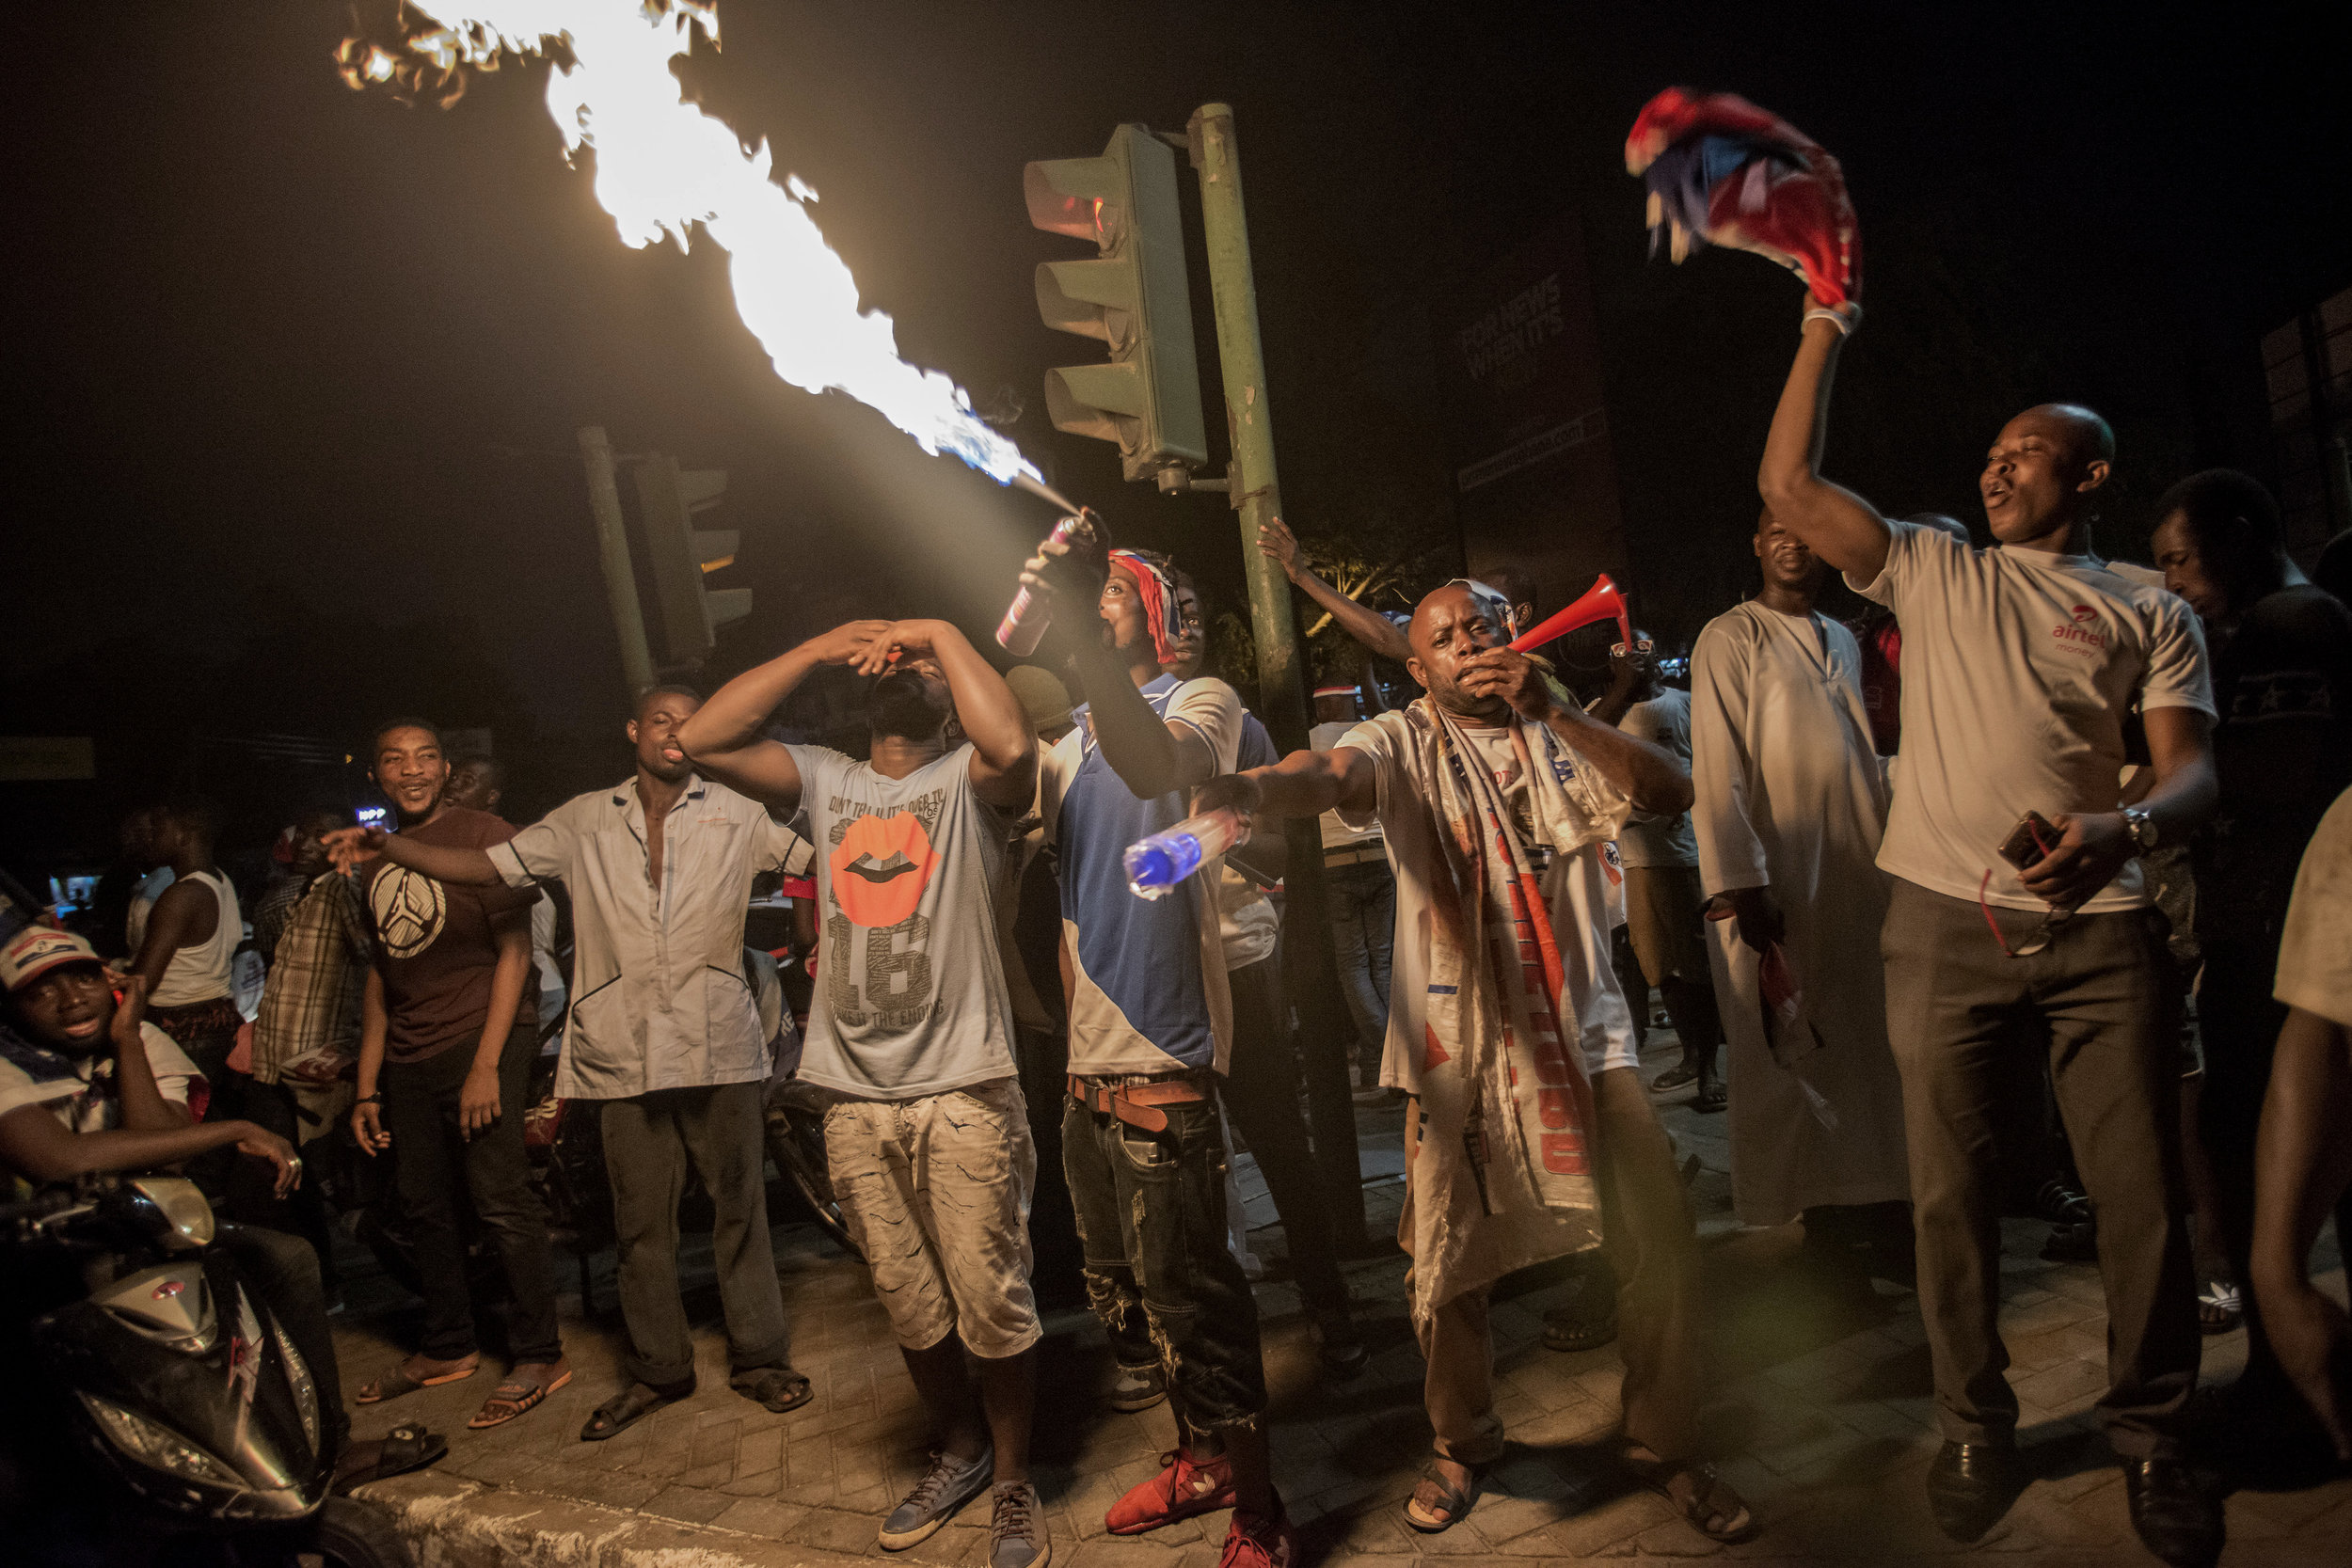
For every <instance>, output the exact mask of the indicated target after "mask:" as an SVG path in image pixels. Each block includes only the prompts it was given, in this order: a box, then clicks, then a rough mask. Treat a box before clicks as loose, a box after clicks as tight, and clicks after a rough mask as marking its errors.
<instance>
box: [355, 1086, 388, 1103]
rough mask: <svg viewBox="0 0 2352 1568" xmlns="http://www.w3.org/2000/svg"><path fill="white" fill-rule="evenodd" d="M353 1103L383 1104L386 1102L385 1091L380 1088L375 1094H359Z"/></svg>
mask: <svg viewBox="0 0 2352 1568" xmlns="http://www.w3.org/2000/svg"><path fill="white" fill-rule="evenodd" d="M352 1103H353V1104H354V1105H381V1104H383V1103H384V1091H383V1090H382V1089H378V1090H376V1091H375V1092H374V1093H373V1094H363V1095H360V1096H358V1097H357V1098H356V1099H354V1100H353V1101H352Z"/></svg>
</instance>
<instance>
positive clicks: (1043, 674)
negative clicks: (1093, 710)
mask: <svg viewBox="0 0 2352 1568" xmlns="http://www.w3.org/2000/svg"><path fill="white" fill-rule="evenodd" d="M1005 684H1006V685H1007V686H1009V687H1011V688H1012V694H1013V696H1014V697H1016V698H1018V699H1019V700H1020V703H1021V709H1022V711H1023V712H1024V713H1026V714H1027V715H1028V716H1029V724H1030V727H1031V728H1033V729H1036V730H1039V731H1044V730H1049V729H1059V728H1060V727H1061V726H1063V725H1065V724H1067V723H1069V722H1070V706H1071V704H1070V689H1069V688H1068V687H1066V686H1064V685H1062V683H1061V682H1060V681H1059V680H1057V679H1056V678H1055V676H1054V673H1053V672H1052V671H1050V670H1041V669H1039V668H1038V667H1037V666H1036V665H1034V664H1016V665H1014V666H1013V667H1012V668H1011V669H1009V670H1008V671H1006V672H1005Z"/></svg>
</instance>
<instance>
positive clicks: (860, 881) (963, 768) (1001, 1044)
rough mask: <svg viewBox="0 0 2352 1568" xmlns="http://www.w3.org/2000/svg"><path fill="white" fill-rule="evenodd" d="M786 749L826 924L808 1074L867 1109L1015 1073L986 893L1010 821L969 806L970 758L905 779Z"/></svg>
mask: <svg viewBox="0 0 2352 1568" xmlns="http://www.w3.org/2000/svg"><path fill="white" fill-rule="evenodd" d="M787 749H788V750H789V751H790V752H791V753H792V761H793V764H794V765H795V766H796V767H798V768H800V770H801V807H802V809H803V811H805V812H806V813H807V814H808V825H809V838H810V841H811V842H812V843H814V844H815V845H816V847H817V911H818V922H819V929H818V974H817V994H816V1000H815V1001H814V1002H812V1003H811V1004H810V1006H809V1012H808V1041H807V1046H806V1049H805V1051H804V1053H803V1055H802V1057H801V1072H800V1075H801V1076H802V1077H803V1078H805V1079H807V1080H808V1081H809V1082H810V1083H813V1084H816V1085H820V1086H822V1087H824V1088H829V1089H834V1090H838V1091H839V1092H841V1093H843V1094H850V1095H856V1096H858V1097H860V1098H862V1099H868V1100H914V1099H916V1098H919V1097H921V1096H923V1095H931V1094H943V1093H945V1092H946V1091H947V1090H949V1089H956V1088H961V1087H963V1086H964V1085H970V1084H980V1083H986V1082H987V1081H988V1080H990V1079H992V1078H1009V1077H1010V1076H1012V1074H1013V1070H1014V1069H1013V1059H1012V1030H1013V1024H1012V999H1011V993H1010V992H1009V991H1008V990H1006V989H1005V972H1004V966H1003V962H1002V960H1001V959H1000V958H999V957H998V951H999V950H998V947H997V943H996V917H995V903H994V900H993V898H992V897H991V896H990V893H991V889H993V887H994V885H995V883H996V881H997V879H999V878H1000V877H1001V876H1003V874H1004V871H1005V867H1006V865H1007V864H1008V863H1009V862H1008V853H1009V845H1008V840H1007V836H1006V835H1007V833H1008V832H1009V822H1008V821H1007V820H1006V818H1005V817H1004V816H1002V815H1001V814H999V813H998V812H997V811H996V810H995V808H993V807H992V806H991V805H989V804H988V802H986V801H985V800H981V799H980V798H979V797H978V796H977V795H975V794H973V793H972V755H973V749H972V747H970V746H969V745H965V746H960V747H958V748H957V749H956V750H954V751H952V752H948V753H947V754H946V756H944V757H941V758H940V759H939V760H938V761H937V762H934V763H932V764H931V765H930V767H928V768H920V769H918V770H916V771H915V772H914V773H910V774H909V775H907V776H906V777H905V778H903V779H891V778H885V777H883V776H882V774H880V773H877V772H875V771H874V769H873V768H872V767H871V766H870V765H869V764H866V763H863V762H855V761H852V760H851V759H850V758H849V757H847V756H844V755H843V754H842V753H840V752H835V751H832V750H830V749H828V748H826V747H822V746H793V747H790V748H787Z"/></svg>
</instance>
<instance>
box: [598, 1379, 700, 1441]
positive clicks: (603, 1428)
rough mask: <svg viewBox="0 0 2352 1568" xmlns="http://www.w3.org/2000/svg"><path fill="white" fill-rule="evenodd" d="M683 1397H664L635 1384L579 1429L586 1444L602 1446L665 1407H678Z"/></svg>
mask: <svg viewBox="0 0 2352 1568" xmlns="http://www.w3.org/2000/svg"><path fill="white" fill-rule="evenodd" d="M685 1397H686V1395H684V1394H665V1393H663V1392H662V1391H661V1390H660V1389H659V1388H653V1387H649V1386H646V1385H644V1384H643V1383H632V1384H630V1385H629V1386H628V1387H626V1388H624V1389H622V1390H621V1391H620V1392H619V1393H617V1394H615V1395H613V1396H612V1398H611V1399H609V1400H607V1401H605V1402H603V1403H602V1404H600V1405H598V1406H596V1409H594V1410H593V1411H590V1412H589V1414H588V1419H587V1421H586V1423H585V1424H584V1425H582V1426H581V1427H580V1441H581V1442H583V1443H601V1442H603V1441H604V1440H605V1439H606V1438H608V1437H612V1436H614V1435H616V1434H617V1433H621V1432H624V1431H626V1430H627V1429H628V1428H630V1427H633V1426H635V1425H636V1424H637V1423H638V1422H639V1421H642V1420H644V1418H646V1417H648V1416H650V1415H652V1414H653V1413H654V1412H655V1411H657V1410H659V1409H660V1408H661V1407H662V1406H663V1405H665V1404H675V1403H676V1402H678V1401H680V1400H682V1399H684V1398H685Z"/></svg>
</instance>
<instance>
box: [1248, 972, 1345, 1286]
mask: <svg viewBox="0 0 2352 1568" xmlns="http://www.w3.org/2000/svg"><path fill="white" fill-rule="evenodd" d="M1229 978H1230V980H1231V981H1232V988H1233V1053H1232V1060H1231V1061H1230V1062H1229V1063H1228V1064H1227V1066H1228V1071H1227V1075H1226V1080H1225V1114H1226V1115H1227V1116H1229V1117H1232V1118H1233V1125H1234V1126H1235V1127H1238V1128H1239V1129H1241V1135H1242V1137H1243V1138H1245V1139H1246V1140H1248V1144H1249V1152H1250V1153H1252V1154H1254V1155H1256V1156H1257V1158H1258V1169H1259V1170H1260V1171H1261V1172H1263V1174H1264V1176H1265V1185H1266V1192H1267V1193H1268V1194H1269V1195H1270V1196H1272V1197H1273V1199H1274V1209H1275V1212H1277V1213H1279V1214H1280V1215H1281V1216H1282V1233H1283V1235H1284V1236H1285V1237H1286V1238H1287V1239H1288V1240H1289V1242H1290V1249H1291V1271H1292V1273H1293V1274H1295V1275H1296V1276H1297V1278H1298V1293H1299V1295H1300V1296H1301V1297H1302V1298H1303V1299H1304V1300H1305V1301H1306V1303H1307V1305H1308V1306H1309V1307H1315V1308H1318V1309H1321V1310H1326V1311H1328V1310H1330V1309H1331V1308H1333V1307H1340V1308H1344V1307H1346V1306H1347V1281H1346V1280H1345V1279H1344V1278H1343V1277H1342V1275H1341V1274H1340V1259H1339V1254H1338V1253H1337V1252H1336V1251H1335V1250H1334V1249H1333V1247H1332V1243H1331V1205H1330V1202H1329V1199H1328V1196H1327V1195H1326V1193H1325V1192H1324V1190H1323V1170H1322V1167H1321V1166H1319V1165H1318V1164H1316V1163H1315V1156H1314V1150H1313V1149H1312V1148H1311V1147H1309V1145H1308V1141H1307V1124H1306V1123H1305V1122H1304V1121H1302V1120H1300V1119H1299V1114H1298V1058H1297V1056H1296V1054H1295V1053H1293V1052H1292V1050H1291V1032H1290V1008H1289V1006H1287V1005H1286V1004H1285V1002H1284V1000H1283V996H1282V962H1281V959H1280V958H1263V959H1261V960H1259V961H1258V962H1256V963H1254V964H1249V965H1248V966H1246V967H1244V968H1241V969H1236V970H1234V971H1232V974H1231V975H1230V976H1229Z"/></svg>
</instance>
